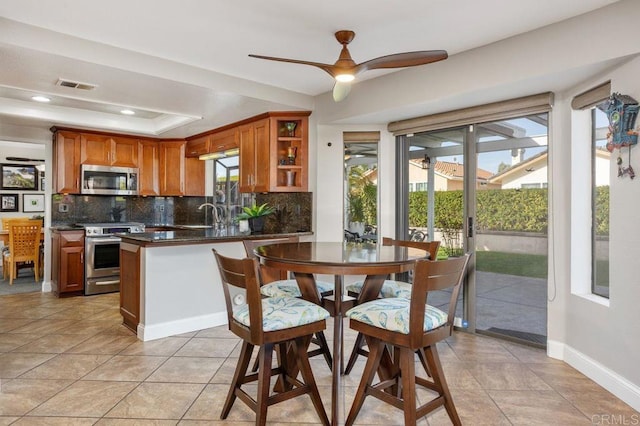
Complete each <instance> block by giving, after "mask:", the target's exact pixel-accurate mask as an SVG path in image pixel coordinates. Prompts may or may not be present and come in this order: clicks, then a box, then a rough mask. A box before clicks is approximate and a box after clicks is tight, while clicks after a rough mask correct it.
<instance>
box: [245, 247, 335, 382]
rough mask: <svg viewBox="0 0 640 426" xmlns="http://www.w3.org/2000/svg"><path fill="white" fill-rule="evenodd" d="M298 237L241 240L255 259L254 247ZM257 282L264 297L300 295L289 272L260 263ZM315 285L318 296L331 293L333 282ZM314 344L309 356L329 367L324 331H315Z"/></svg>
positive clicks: (329, 352) (327, 347)
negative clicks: (321, 357)
mask: <svg viewBox="0 0 640 426" xmlns="http://www.w3.org/2000/svg"><path fill="white" fill-rule="evenodd" d="M297 242H298V237H284V238H270V239H263V240H243V241H242V243H243V244H244V249H245V251H246V252H247V257H249V258H251V259H257V256H256V255H255V253H254V249H255V248H256V247H259V246H264V245H268V244H279V243H297ZM258 271H259V277H258V278H259V282H260V293H261V294H262V295H263V296H264V297H287V296H288V297H302V293H301V292H300V288H299V287H298V283H297V282H296V280H295V279H290V278H289V277H288V275H289V272H288V271H283V270H280V269H275V268H270V267H268V266H265V265H262V264H260V266H259V270H258ZM316 287H317V288H318V292H319V294H320V298H322V297H324V296H328V295H331V294H333V289H334V284H333V283H329V282H326V281H318V280H316ZM312 343H314V345H317V346H318V348H317V349H313V350H311V351H309V353H308V355H309V357H314V356H318V355H322V356H323V357H324V359H325V361H326V362H327V365H329V369H331V365H332V358H331V351H330V350H329V344H328V343H327V338H326V337H325V335H324V331H320V332H318V333H316V335H315V337H314V339H313V340H312ZM253 371H256V365H254V367H253Z"/></svg>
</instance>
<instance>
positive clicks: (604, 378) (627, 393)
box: [547, 340, 640, 411]
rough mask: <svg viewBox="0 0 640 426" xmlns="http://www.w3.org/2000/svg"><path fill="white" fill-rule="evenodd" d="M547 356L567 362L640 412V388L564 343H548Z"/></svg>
mask: <svg viewBox="0 0 640 426" xmlns="http://www.w3.org/2000/svg"><path fill="white" fill-rule="evenodd" d="M547 354H548V355H549V356H550V357H551V358H556V359H559V360H562V361H564V362H566V363H567V364H569V365H570V366H572V367H573V368H575V369H576V370H578V371H580V372H581V373H582V374H584V375H585V376H587V377H588V378H590V379H591V380H593V381H594V382H596V383H597V384H599V385H600V386H602V387H603V388H605V389H606V390H608V391H609V392H611V393H612V394H614V395H615V396H617V397H618V398H620V399H621V400H623V401H624V402H626V403H627V404H629V405H630V406H631V407H632V408H633V409H634V410H636V411H640V386H638V385H636V384H634V383H631V382H630V381H629V380H627V379H626V378H624V377H622V376H621V375H619V374H618V373H616V372H615V371H612V370H610V369H609V368H607V367H605V366H604V365H602V364H600V363H599V362H598V361H596V360H594V359H592V358H590V357H589V356H587V355H585V354H583V353H582V352H580V351H578V350H576V349H574V348H572V347H571V346H568V345H565V344H564V343H561V342H557V341H551V340H549V341H547Z"/></svg>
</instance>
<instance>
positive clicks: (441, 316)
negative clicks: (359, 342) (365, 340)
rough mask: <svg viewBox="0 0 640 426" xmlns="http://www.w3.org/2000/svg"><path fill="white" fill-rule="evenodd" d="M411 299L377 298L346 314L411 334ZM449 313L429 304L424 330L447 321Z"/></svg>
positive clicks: (380, 326)
mask: <svg viewBox="0 0 640 426" xmlns="http://www.w3.org/2000/svg"><path fill="white" fill-rule="evenodd" d="M410 305H411V300H409V299H405V298H400V297H394V298H386V299H376V300H372V301H370V302H366V303H363V304H361V305H357V306H354V307H353V308H351V309H349V310H348V311H347V313H346V316H347V317H349V318H351V319H352V320H357V321H360V322H362V323H365V324H369V325H371V326H373V327H377V328H381V329H384V330H389V331H395V332H398V333H402V334H409V306H410ZM447 316H448V315H447V313H446V312H443V311H441V310H440V309H438V308H435V307H433V306H431V305H427V306H426V309H425V313H424V331H429V330H433V329H435V328H438V327H440V326H442V325H444V324H446V322H447Z"/></svg>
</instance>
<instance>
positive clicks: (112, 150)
mask: <svg viewBox="0 0 640 426" xmlns="http://www.w3.org/2000/svg"><path fill="white" fill-rule="evenodd" d="M80 163H81V164H93V165H99V166H117V167H138V140H137V139H134V138H127V137H120V136H109V135H101V134H96V133H82V134H81V139H80Z"/></svg>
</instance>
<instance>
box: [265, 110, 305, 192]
mask: <svg viewBox="0 0 640 426" xmlns="http://www.w3.org/2000/svg"><path fill="white" fill-rule="evenodd" d="M308 126H309V113H299V114H296V113H289V114H282V115H281V114H280V113H273V114H272V116H271V118H270V126H269V128H270V140H271V150H270V158H269V164H270V170H269V173H270V174H269V182H270V186H269V191H270V192H305V191H307V189H308V187H309V183H308V172H309V158H308V156H309V129H308Z"/></svg>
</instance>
